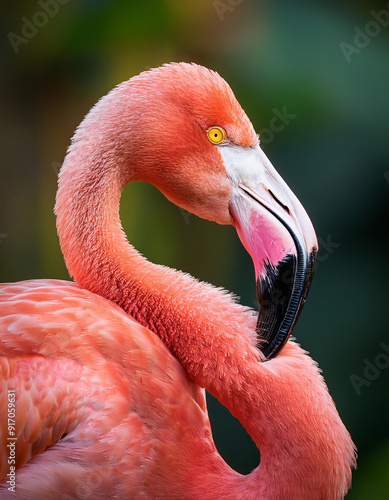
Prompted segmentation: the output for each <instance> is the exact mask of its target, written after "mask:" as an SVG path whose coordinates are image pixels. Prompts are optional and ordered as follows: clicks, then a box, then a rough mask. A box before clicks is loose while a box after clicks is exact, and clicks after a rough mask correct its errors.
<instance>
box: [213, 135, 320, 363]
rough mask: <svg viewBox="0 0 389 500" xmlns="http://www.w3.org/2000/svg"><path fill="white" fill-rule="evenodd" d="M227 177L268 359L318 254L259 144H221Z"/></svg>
mask: <svg viewBox="0 0 389 500" xmlns="http://www.w3.org/2000/svg"><path fill="white" fill-rule="evenodd" d="M219 151H220V154H221V156H222V159H223V161H224V165H225V167H226V171H227V175H228V177H229V179H230V182H231V186H232V192H231V197H230V213H231V215H232V218H233V220H234V225H235V228H236V230H237V232H238V235H239V238H240V240H241V241H242V243H243V245H244V247H245V248H246V250H247V251H248V252H249V254H250V255H251V257H252V259H253V262H254V266H255V276H256V287H257V298H258V302H259V305H260V311H259V315H258V321H257V329H256V330H257V339H258V341H257V346H258V348H259V349H260V350H261V351H262V352H263V354H264V356H265V358H266V359H271V358H273V357H275V356H276V355H277V354H278V353H279V351H280V350H281V349H282V347H283V346H284V345H285V343H286V342H287V340H288V338H289V336H290V335H291V333H292V331H293V328H294V326H295V324H296V321H297V318H298V316H299V314H300V312H301V310H302V307H303V305H304V303H305V300H306V297H307V294H308V290H309V287H310V284H311V280H312V275H313V271H314V267H315V262H316V255H317V249H318V244H317V239H316V235H315V231H314V229H313V226H312V223H311V221H310V219H309V217H308V215H307V213H306V212H305V210H304V208H303V207H302V205H301V203H300V202H299V201H298V199H297V198H296V196H295V195H294V194H293V193H292V191H291V190H290V189H289V187H288V186H287V184H286V183H285V182H284V180H283V179H282V178H281V176H280V175H279V174H278V173H277V171H276V170H275V169H274V167H273V166H272V165H271V163H270V162H269V160H268V159H267V157H266V155H265V154H264V153H263V151H262V150H261V149H260V147H259V146H256V147H253V148H243V147H239V146H236V145H231V144H228V145H225V146H220V147H219Z"/></svg>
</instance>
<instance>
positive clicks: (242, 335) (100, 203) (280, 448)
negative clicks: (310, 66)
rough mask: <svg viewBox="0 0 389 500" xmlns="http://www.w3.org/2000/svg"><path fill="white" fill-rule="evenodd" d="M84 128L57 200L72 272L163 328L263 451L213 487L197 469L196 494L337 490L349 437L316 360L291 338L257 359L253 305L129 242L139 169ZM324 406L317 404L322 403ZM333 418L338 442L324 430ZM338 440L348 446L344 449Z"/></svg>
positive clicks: (190, 369) (290, 494) (193, 373)
mask: <svg viewBox="0 0 389 500" xmlns="http://www.w3.org/2000/svg"><path fill="white" fill-rule="evenodd" d="M82 133H83V130H82V129H81V131H79V132H78V138H77V137H76V139H77V140H76V141H75V142H74V144H73V146H72V147H71V149H70V151H69V153H68V155H67V157H66V159H65V162H64V165H63V168H62V170H61V174H60V181H59V189H58V194H57V202H56V214H57V228H58V234H59V238H60V243H61V247H62V251H63V254H64V257H65V261H66V264H67V266H68V269H69V272H70V274H71V275H72V276H74V279H75V281H76V282H77V283H78V284H79V285H80V286H81V287H84V288H86V289H89V290H91V291H92V292H95V293H97V294H99V295H102V296H103V297H105V298H107V299H108V300H111V301H112V302H115V303H116V304H118V305H119V306H121V307H122V308H123V309H124V310H125V311H126V312H127V313H128V314H130V315H131V316H132V317H134V318H135V319H136V320H137V321H138V322H139V323H140V324H142V325H144V326H146V327H147V328H149V329H150V330H152V331H153V332H155V333H156V334H158V335H159V336H160V337H161V338H162V340H163V341H164V342H165V344H166V345H167V346H168V347H169V348H170V350H171V351H172V353H173V354H174V355H175V356H176V357H177V358H178V359H179V361H180V362H181V363H182V365H183V366H184V368H185V369H186V371H187V373H188V375H189V376H190V377H191V378H192V379H193V380H194V381H195V382H196V383H197V384H199V385H200V386H202V387H205V388H206V389H207V390H208V391H209V392H210V393H211V394H213V395H214V396H216V397H217V398H218V399H219V400H220V401H221V402H222V403H223V404H224V405H225V406H226V407H227V408H228V409H229V410H230V411H231V413H232V414H233V415H235V416H236V417H237V418H239V420H240V421H241V423H242V424H243V425H244V426H245V427H246V429H247V430H248V432H249V433H250V435H251V436H252V438H253V439H254V441H255V443H256V444H257V446H258V448H259V449H260V451H261V465H260V467H258V468H257V469H256V470H255V471H254V472H253V473H252V474H251V475H250V476H247V477H244V478H243V477H241V476H239V478H240V479H239V480H237V477H238V475H236V474H233V475H232V476H231V472H228V470H229V469H228V468H227V466H226V469H225V474H226V477H225V478H223V477H220V475H219V476H218V475H217V474H215V485H214V487H213V490H212V493H210V492H209V491H208V493H207V492H206V491H202V492H200V491H199V489H201V488H202V486H201V479H200V478H199V477H197V481H196V484H194V485H193V491H194V490H196V491H197V492H198V494H199V495H200V496H198V498H200V497H201V498H210V497H209V495H210V494H212V495H215V492H216V491H217V488H218V487H219V486H220V488H222V489H223V491H224V489H225V484H228V485H229V488H231V490H230V494H231V498H238V497H239V496H241V492H242V484H244V485H245V488H248V489H250V491H252V492H254V491H255V492H256V493H255V495H257V494H258V498H259V497H261V496H262V497H263V498H268V499H271V498H277V499H280V498H290V499H293V498H299V500H303V499H304V498H309V499H310V500H312V499H314V498H326V499H330V498H334V499H336V498H340V496H339V497H338V496H336V495H335V494H332V495H331V494H328V491H327V490H326V491H325V492H324V493H323V495H324V496H323V495H322V496H318V493H317V492H319V493H320V494H321V492H323V491H324V488H328V487H329V486H328V484H327V483H330V487H331V488H332V491H335V488H339V487H336V486H334V479H333V475H334V472H333V467H334V463H333V461H334V459H337V460H338V461H339V460H340V461H341V462H342V463H341V464H340V465H339V464H338V465H339V467H340V472H339V474H342V475H343V476H344V477H343V479H342V481H341V484H342V485H343V488H346V486H345V484H346V483H347V482H348V480H349V478H348V477H346V476H347V473H346V466H345V463H346V461H347V460H349V459H350V453H352V452H351V451H350V449H351V448H352V446H351V445H350V441H349V437H348V434H347V431H345V429H344V427H343V425H342V423H341V421H340V419H339V417H338V415H337V412H336V410H335V408H334V405H333V403H332V400H331V398H330V396H329V395H328V392H327V390H326V388H325V385H324V383H323V381H322V379H321V378H320V376H319V374H318V371H317V368H316V366H315V365H314V364H313V362H312V361H311V360H310V358H309V357H307V356H306V355H305V354H304V353H303V351H302V350H301V349H300V348H298V347H297V346H293V345H289V346H287V347H286V348H285V349H284V352H283V353H282V354H281V355H280V356H279V357H278V358H276V359H275V360H274V361H273V362H267V363H261V362H259V356H260V355H259V351H258V350H257V349H255V348H254V347H253V345H252V344H253V341H252V340H253V339H251V338H250V336H251V335H254V332H255V317H254V315H253V313H252V312H251V311H249V310H248V309H246V308H244V307H243V306H240V305H238V304H236V303H235V301H234V299H233V298H232V297H231V296H230V295H228V294H226V293H225V292H223V291H220V290H218V289H216V288H214V287H212V286H211V285H208V284H205V283H200V282H198V281H196V280H195V279H193V278H191V277H190V276H188V275H186V274H183V273H181V272H177V271H174V270H172V269H169V268H166V267H164V266H159V265H156V264H153V263H150V262H149V261H147V260H146V259H145V258H143V257H142V256H141V255H140V254H139V253H138V252H137V251H136V250H135V249H134V248H133V247H132V246H131V245H130V244H129V243H128V242H127V239H126V237H125V234H124V232H123V230H122V228H121V224H120V220H119V201H120V195H121V191H122V188H123V187H124V185H125V184H126V183H127V182H128V181H130V180H131V178H132V176H131V168H130V167H129V166H128V165H124V163H123V162H124V160H119V158H121V155H120V151H117V150H116V149H115V147H113V146H112V145H113V141H111V143H110V144H109V147H108V146H107V145H104V143H101V144H99V143H98V142H97V144H98V147H96V142H94V141H93V140H92V141H90V142H86V141H85V140H84V139H83V137H82ZM96 140H97V139H96ZM89 144H92V147H90V146H89ZM125 169H127V170H126V171H127V174H126V175H124V174H123V172H124V171H125ZM289 361H290V363H289ZM285 377H286V379H287V380H288V383H285ZM307 387H309V388H311V389H312V390H311V391H307ZM323 406H324V408H325V411H324V414H319V413H318V412H317V410H316V408H318V407H323ZM307 422H308V424H307ZM328 425H331V426H332V432H335V433H337V435H338V437H337V439H338V443H340V444H338V443H337V444H336V446H335V445H334V444H333V442H332V441H333V440H332V438H331V440H327V433H326V429H327V428H328ZM334 428H335V431H334ZM331 442H332V444H331ZM338 446H343V448H344V447H346V448H347V453H346V452H343V453H342V454H341V456H340V458H339V453H338V451H339V450H338ZM350 447H351V448H350ZM335 448H336V449H335ZM345 455H347V457H346V458H347V460H346V458H345ZM217 460H219V459H217ZM318 470H320V471H321V476H320V477H318V473H317V471H318ZM348 470H349V468H348ZM286 471H288V472H287V473H286ZM301 471H304V479H302V476H301V475H300V476H299V474H301ZM307 471H308V472H307ZM199 473H200V472H199ZM227 476H228V477H230V476H231V481H230V480H229V479H228V477H227ZM225 481H227V482H225ZM242 481H243V482H244V483H242ZM301 481H305V484H304V485H303V486H301V484H300V483H301ZM338 482H339V481H338ZM204 484H205V483H204ZM223 484H224V485H223ZM218 485H219V486H218ZM234 485H235V486H234ZM234 488H236V491H235V490H234ZM296 488H297V490H296ZM221 491H222V490H221ZM295 491H298V493H297V494H295ZM305 491H306V496H304V492H305ZM200 493H201V494H200ZM224 493H225V491H224ZM196 494H197V493H196ZM282 495H284V496H282ZM326 495H327V496H326ZM194 496H196V495H194ZM223 497H225V498H228V497H227V496H225V494H223ZM212 498H214V496H212ZM250 498H256V496H252V497H250Z"/></svg>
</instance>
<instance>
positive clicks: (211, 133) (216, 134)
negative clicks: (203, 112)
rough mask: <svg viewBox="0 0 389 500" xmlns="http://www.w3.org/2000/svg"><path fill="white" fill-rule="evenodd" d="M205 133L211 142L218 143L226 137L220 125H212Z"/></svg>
mask: <svg viewBox="0 0 389 500" xmlns="http://www.w3.org/2000/svg"><path fill="white" fill-rule="evenodd" d="M207 134H208V139H209V140H210V141H211V142H212V143H213V144H220V143H221V142H222V141H224V139H225V138H226V131H225V130H224V128H221V127H212V128H210V129H209V130H207Z"/></svg>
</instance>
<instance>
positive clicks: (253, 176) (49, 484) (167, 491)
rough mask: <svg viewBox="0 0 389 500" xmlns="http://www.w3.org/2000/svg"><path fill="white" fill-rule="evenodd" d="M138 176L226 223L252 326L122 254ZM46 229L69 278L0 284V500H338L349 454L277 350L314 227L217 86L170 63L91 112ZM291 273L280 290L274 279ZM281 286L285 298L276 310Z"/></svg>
mask: <svg viewBox="0 0 389 500" xmlns="http://www.w3.org/2000/svg"><path fill="white" fill-rule="evenodd" d="M173 81H174V86H172V82H173ZM214 126H217V127H219V128H218V130H221V131H222V132H223V134H225V137H226V139H225V140H224V139H223V141H222V142H221V144H220V145H219V144H215V143H214V142H213V141H212V138H211V137H209V135H208V137H207V134H208V131H209V130H210V127H211V129H212V127H214ZM178 132H179V133H180V134H182V135H180V136H179V137H180V139H179V140H177V133H178ZM181 137H182V138H183V139H181ZM132 180H146V181H149V182H152V183H153V184H154V185H155V186H157V187H158V188H159V189H160V190H161V191H162V192H163V193H164V194H165V195H166V196H167V197H168V198H169V199H171V200H172V201H173V202H175V203H177V204H178V205H180V206H182V207H183V208H186V209H189V210H191V211H192V212H193V213H196V214H198V215H200V216H202V217H205V218H209V219H212V220H214V221H217V222H220V223H224V224H227V223H231V224H234V225H235V226H236V228H237V230H238V234H239V235H240V237H241V239H242V241H243V243H244V245H245V247H246V248H247V249H248V251H249V252H250V253H251V255H252V257H253V260H254V264H255V270H256V279H257V292H258V296H259V298H260V299H261V297H262V298H263V297H265V298H267V303H266V301H265V300H264V301H263V303H262V304H261V305H262V307H261V312H260V313H259V316H258V317H257V315H256V314H255V313H254V311H252V310H250V309H249V308H246V307H244V306H242V305H240V304H238V303H237V302H236V299H235V298H234V297H233V296H232V295H230V294H228V293H227V292H225V291H224V290H221V289H217V288H215V287H212V286H211V285H209V284H207V283H201V282H198V281H197V280H195V279H194V278H192V277H191V276H189V275H187V274H184V273H181V272H179V271H175V270H172V269H168V268H166V267H164V266H158V265H155V264H153V263H151V262H149V261H147V259H145V258H144V257H143V256H141V255H140V254H139V253H138V252H137V251H136V250H135V249H134V248H133V247H132V246H131V245H130V244H129V243H128V241H127V239H126V237H125V235H124V233H123V230H122V228H121V226H120V221H119V217H118V211H119V199H120V193H121V190H122V188H123V187H124V185H125V184H127V183H128V182H130V181H132ZM56 214H57V227H58V233H59V237H60V243H61V248H62V251H63V253H64V257H65V261H66V264H67V266H68V269H69V271H70V273H71V275H72V276H74V278H75V281H76V283H72V282H66V281H59V280H33V281H25V282H20V283H16V284H4V285H1V286H0V356H1V357H0V367H1V371H0V384H1V393H0V431H1V436H0V437H1V440H0V442H1V443H2V449H1V454H0V459H1V462H0V497H1V498H4V499H18V500H33V499H35V498H36V499H40V500H42V499H43V500H45V499H48V500H49V499H50V500H51V499H53V498H61V499H73V498H80V499H88V498H90V499H92V498H93V499H100V498H101V499H107V498H116V499H126V498H131V499H161V500H162V499H166V500H167V499H169V500H174V499H180V500H195V499H200V498H201V499H204V500H212V499H214V500H216V499H220V498H223V499H227V500H228V499H229V500H234V499H237V498H242V499H243V500H246V499H247V500H251V499H253V500H254V499H258V500H283V499H285V500H340V499H341V498H343V496H344V495H345V494H346V492H347V490H348V488H349V486H350V481H351V468H352V467H353V466H354V465H355V456H354V445H353V443H352V441H351V438H350V436H349V434H348V432H347V430H346V428H345V427H344V425H343V423H342V421H341V419H340V417H339V415H338V413H337V411H336V408H335V405H334V403H333V401H332V399H331V397H330V395H329V393H328V390H327V388H326V386H325V383H324V380H323V378H322V377H321V375H320V373H319V370H318V367H317V365H316V363H315V362H314V361H313V360H312V359H311V358H310V357H309V356H308V355H307V353H306V352H305V351H304V350H303V349H301V348H300V347H299V346H298V345H297V344H295V343H294V342H292V341H290V340H288V337H289V335H290V332H291V330H292V328H293V326H294V321H295V318H296V317H297V315H298V313H299V310H300V308H301V307H302V304H303V303H304V301H305V297H306V293H307V287H306V283H307V282H308V281H309V280H310V274H311V273H312V267H313V264H312V262H313V261H312V259H311V260H310V256H312V255H314V254H315V252H316V246H317V242H316V238H315V236H314V231H313V228H312V225H311V223H310V221H309V219H308V217H307V215H306V213H305V211H304V210H303V208H302V207H301V204H300V203H299V202H298V200H297V198H296V197H295V196H294V195H293V193H291V192H290V190H289V188H288V187H287V186H286V184H285V183H284V181H282V179H281V178H280V177H279V175H278V174H277V173H276V171H275V170H274V168H273V167H272V166H271V165H270V163H269V162H268V160H267V159H266V157H265V156H264V155H263V153H262V152H261V151H260V148H259V145H258V139H257V136H256V134H255V132H254V129H253V127H252V125H251V123H250V121H249V120H248V118H247V116H246V115H245V113H244V111H243V110H242V108H241V107H240V106H239V104H238V102H237V101H236V99H235V97H234V95H233V93H232V91H231V89H230V88H229V87H228V85H227V84H226V83H225V82H224V80H222V79H221V78H220V77H219V75H217V74H216V73H213V72H209V71H208V70H206V69H205V68H201V67H199V66H196V65H187V64H173V65H167V66H165V67H163V68H159V69H156V70H152V71H151V72H147V73H144V74H142V75H140V76H138V77H135V78H133V79H131V80H129V82H126V83H124V84H122V85H121V86H119V87H117V88H116V89H114V90H113V91H112V92H111V93H110V94H108V96H106V97H105V98H103V99H102V100H101V101H100V102H99V103H98V104H97V105H96V106H95V107H94V108H93V109H92V111H91V112H90V113H89V114H88V115H87V117H86V118H85V120H84V122H83V123H82V124H81V125H80V127H79V128H78V130H77V132H76V134H75V137H74V139H73V142H72V145H71V147H70V148H69V151H68V154H67V157H66V159H65V162H64V165H63V168H62V170H61V174H60V179H59V189H58V194H57V203H56ZM285 269H286V270H287V271H288V273H289V274H288V276H289V275H290V273H291V274H292V275H293V276H296V277H297V278H295V279H293V280H292V285H293V286H290V280H289V282H285V280H284V281H283V282H282V281H281V282H280V276H281V278H282V273H281V271H282V272H283V271H284V270H285ZM280 283H281V285H282V290H283V291H284V292H285V297H281V299H280V300H279V301H278V302H274V300H269V294H268V291H269V290H271V289H272V287H273V286H275V284H277V286H278V285H279V284H280ZM276 291H277V290H276ZM266 294H267V295H266ZM270 299H271V296H270ZM258 332H259V333H258ZM261 332H264V335H265V337H262V333H261ZM269 332H270V333H269ZM280 339H281V340H280ZM266 343H267V344H268V345H269V346H270V348H269V349H268V352H269V355H268V356H267V359H266V356H265V354H264V352H265V350H263V351H262V350H261V347H262V346H263V345H264V346H265V344H266ZM204 388H206V389H207V390H208V391H209V392H210V393H212V394H213V395H215V396H216V397H217V398H218V399H219V400H220V401H221V403H223V404H224V405H225V406H226V407H227V408H228V409H229V410H230V411H231V413H232V414H233V415H235V416H236V417H237V418H239V420H240V421H241V422H242V424H243V425H244V426H245V428H246V429H247V431H248V432H249V433H250V435H251V436H252V438H253V440H254V441H255V443H256V444H257V446H258V448H259V449H260V451H261V463H260V465H259V467H257V468H256V469H255V470H254V471H253V472H252V473H251V474H249V475H248V476H242V475H240V474H238V473H237V472H235V471H234V470H232V469H231V468H230V467H229V466H228V465H227V464H226V463H225V462H224V461H223V459H222V458H221V457H220V455H219V454H218V452H217V450H216V448H215V445H214V443H213V440H212V434H211V428H210V424H209V420H208V415H207V410H206V402H205V391H204ZM8 390H15V391H16V434H17V444H16V465H17V471H16V492H12V491H10V490H9V489H8V484H7V471H8V470H9V467H8V466H9V464H8V460H7V457H8V453H9V452H8V450H7V444H6V443H7V442H8V441H7V437H8V434H7V391H8Z"/></svg>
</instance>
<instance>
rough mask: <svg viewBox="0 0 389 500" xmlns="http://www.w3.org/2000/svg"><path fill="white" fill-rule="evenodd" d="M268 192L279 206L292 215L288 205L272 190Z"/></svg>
mask: <svg viewBox="0 0 389 500" xmlns="http://www.w3.org/2000/svg"><path fill="white" fill-rule="evenodd" d="M268 191H269V193H270V194H271V196H272V198H273V200H274V201H276V202H277V203H278V204H279V206H280V207H282V208H283V209H284V210H285V212H287V213H288V214H289V215H290V210H289V208H288V207H287V206H286V205H284V204H283V203H282V202H281V201H280V200H279V199H278V198H277V196H276V195H275V194H274V193H273V192H272V191H271V190H270V189H269V190H268Z"/></svg>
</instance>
